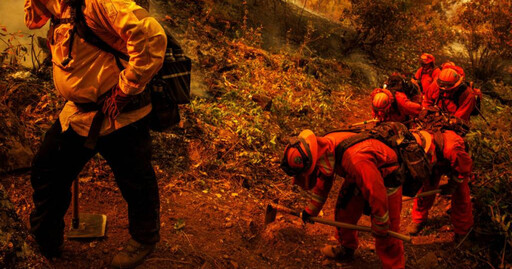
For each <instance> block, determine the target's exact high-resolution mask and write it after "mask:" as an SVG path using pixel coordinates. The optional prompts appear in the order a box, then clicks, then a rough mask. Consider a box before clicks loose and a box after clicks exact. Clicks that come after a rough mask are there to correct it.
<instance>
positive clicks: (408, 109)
mask: <svg viewBox="0 0 512 269" xmlns="http://www.w3.org/2000/svg"><path fill="white" fill-rule="evenodd" d="M394 97H395V103H394V104H393V105H391V108H390V110H389V111H388V113H387V114H386V118H385V119H383V120H381V121H396V122H402V123H403V122H406V121H407V120H409V119H410V118H411V117H412V118H414V117H416V116H418V114H419V113H420V112H421V109H422V107H421V104H419V103H416V102H413V101H411V100H409V98H407V95H405V93H403V92H398V91H397V92H395V94H394ZM373 115H374V117H375V115H376V113H375V111H374V112H373Z"/></svg>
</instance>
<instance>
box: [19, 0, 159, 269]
mask: <svg viewBox="0 0 512 269" xmlns="http://www.w3.org/2000/svg"><path fill="white" fill-rule="evenodd" d="M50 19H51V26H50V28H49V31H48V40H49V45H50V48H51V51H52V61H53V81H54V83H55V88H56V89H57V90H58V92H59V93H60V95H62V97H63V98H65V99H66V100H67V102H66V104H65V106H64V108H63V110H62V111H61V113H60V115H59V118H58V119H57V121H56V122H55V123H54V124H53V126H52V127H51V128H50V129H49V130H48V131H47V133H46V135H45V137H44V140H43V142H42V144H41V147H40V148H39V151H38V153H37V155H36V156H35V158H34V161H33V164H32V174H31V183H32V187H33V189H34V194H33V199H34V205H35V208H34V210H33V211H32V214H31V216H30V224H31V231H32V233H33V234H34V236H35V239H36V241H37V243H38V244H39V247H40V249H41V252H42V253H43V254H44V255H45V256H46V257H55V256H59V255H60V252H61V249H62V245H63V243H64V238H63V233H64V220H63V217H64V215H65V214H66V211H67V209H68V207H69V204H70V200H71V192H70V187H71V184H72V182H73V180H74V179H75V178H76V177H77V176H78V174H79V173H80V171H81V170H82V168H83V166H84V165H85V164H86V163H87V161H88V160H89V159H90V158H92V157H93V156H94V155H95V154H97V153H100V154H101V155H102V156H103V157H104V158H105V159H106V161H107V162H108V164H109V165H110V167H111V168H112V171H113V172H114V175H115V179H116V182H117V184H118V186H119V189H120V190H121V193H122V195H123V198H124V199H125V200H126V202H127V204H128V219H129V232H130V235H131V238H130V240H128V242H127V244H126V247H125V248H124V249H123V250H122V251H120V252H119V253H118V254H117V255H116V256H115V257H114V259H113V261H112V266H114V267H118V268H119V267H121V268H132V267H135V266H136V265H137V264H139V263H141V262H142V261H143V260H144V257H145V256H147V255H148V254H150V253H151V252H152V251H153V250H154V248H155V244H156V243H157V242H158V241H159V240H160V235H159V230H160V220H159V211H160V204H159V197H158V185H157V181H156V177H155V172H154V170H153V167H152V165H151V137H150V135H149V122H148V118H147V115H148V114H149V112H150V111H151V104H150V103H149V102H146V101H147V99H146V101H145V100H144V98H143V97H144V96H146V95H145V94H143V93H147V92H148V91H145V87H146V84H147V83H148V82H149V80H150V79H151V78H152V76H153V75H155V74H156V73H157V71H158V70H159V69H160V67H161V66H162V64H163V61H164V56H165V50H166V44H167V43H166V42H167V38H166V35H165V32H164V29H163V28H162V26H160V24H159V23H158V22H157V21H156V20H155V19H154V18H152V17H149V16H148V13H147V12H146V11H145V10H144V9H142V8H141V7H139V6H137V5H136V4H135V3H134V2H133V1H132V0H118V1H100V0H25V24H26V25H27V26H28V27H29V28H30V29H37V28H41V27H43V26H44V25H45V24H46V23H47V22H48V21H49V20H50ZM84 24H85V25H84ZM87 29H88V31H86V30H87ZM92 35H96V37H92ZM86 37H88V38H86ZM95 38H97V39H96V40H102V41H103V43H101V42H94V43H93V42H92V41H91V40H92V39H95ZM93 44H94V45H93ZM108 48H110V49H111V50H110V51H109V50H108ZM115 52H117V53H115ZM118 54H124V55H126V59H127V61H124V60H121V59H124V58H121V59H119V58H118V57H117V56H118Z"/></svg>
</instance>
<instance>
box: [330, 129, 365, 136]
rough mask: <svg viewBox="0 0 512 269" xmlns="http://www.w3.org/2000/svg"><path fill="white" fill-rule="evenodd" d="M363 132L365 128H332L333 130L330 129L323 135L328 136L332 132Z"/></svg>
mask: <svg viewBox="0 0 512 269" xmlns="http://www.w3.org/2000/svg"><path fill="white" fill-rule="evenodd" d="M347 132H348V133H361V132H363V129H362V128H347V129H336V130H332V131H329V132H327V133H325V134H323V135H322V136H326V135H328V134H332V133H347Z"/></svg>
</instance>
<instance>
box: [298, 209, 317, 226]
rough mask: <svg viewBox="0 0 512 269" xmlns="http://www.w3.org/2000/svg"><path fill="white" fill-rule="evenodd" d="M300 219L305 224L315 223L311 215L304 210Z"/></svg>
mask: <svg viewBox="0 0 512 269" xmlns="http://www.w3.org/2000/svg"><path fill="white" fill-rule="evenodd" d="M300 218H301V219H302V221H303V222H304V223H314V221H312V220H311V215H310V214H309V213H308V212H307V211H306V210H302V213H300Z"/></svg>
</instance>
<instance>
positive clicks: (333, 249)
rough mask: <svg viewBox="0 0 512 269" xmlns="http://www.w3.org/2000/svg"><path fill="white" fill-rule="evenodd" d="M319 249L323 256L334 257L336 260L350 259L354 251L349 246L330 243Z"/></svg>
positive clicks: (352, 257)
mask: <svg viewBox="0 0 512 269" xmlns="http://www.w3.org/2000/svg"><path fill="white" fill-rule="evenodd" d="M320 251H321V252H322V254H323V255H324V256H325V257H327V258H331V259H335V260H337V261H350V260H352V259H354V252H355V250H353V249H351V248H346V247H343V246H331V245H328V246H325V247H324V248H322V249H321V250H320Z"/></svg>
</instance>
